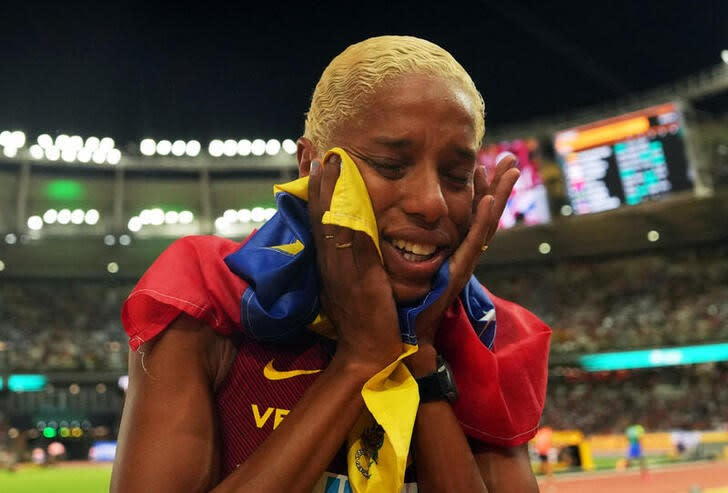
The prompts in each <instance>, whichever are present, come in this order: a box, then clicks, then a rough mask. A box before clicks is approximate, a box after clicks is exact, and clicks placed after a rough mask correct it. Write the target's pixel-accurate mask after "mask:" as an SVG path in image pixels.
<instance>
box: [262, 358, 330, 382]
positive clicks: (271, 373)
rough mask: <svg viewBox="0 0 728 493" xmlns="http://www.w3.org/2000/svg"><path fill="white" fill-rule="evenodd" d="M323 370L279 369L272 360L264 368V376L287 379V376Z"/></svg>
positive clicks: (310, 373)
mask: <svg viewBox="0 0 728 493" xmlns="http://www.w3.org/2000/svg"><path fill="white" fill-rule="evenodd" d="M321 371H322V370H287V371H278V370H276V369H275V368H273V360H270V361H269V362H268V364H267V365H265V368H263V376H264V377H265V378H267V379H268V380H285V379H287V378H293V377H297V376H300V375H312V374H314V373H320V372H321Z"/></svg>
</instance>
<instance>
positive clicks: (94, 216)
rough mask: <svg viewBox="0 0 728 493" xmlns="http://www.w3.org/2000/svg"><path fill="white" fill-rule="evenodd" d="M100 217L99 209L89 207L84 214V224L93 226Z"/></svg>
mask: <svg viewBox="0 0 728 493" xmlns="http://www.w3.org/2000/svg"><path fill="white" fill-rule="evenodd" d="M100 218H101V214H99V211H97V210H96V209H89V210H87V211H86V215H85V216H84V218H83V220H84V221H85V222H86V224H88V225H90V226H93V225H94V224H96V223H98V222H99V219H100Z"/></svg>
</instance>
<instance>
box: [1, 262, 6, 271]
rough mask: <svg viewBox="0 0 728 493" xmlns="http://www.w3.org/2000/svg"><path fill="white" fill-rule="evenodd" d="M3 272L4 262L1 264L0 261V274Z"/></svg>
mask: <svg viewBox="0 0 728 493" xmlns="http://www.w3.org/2000/svg"><path fill="white" fill-rule="evenodd" d="M4 270H5V262H3V261H2V260H0V272H2V271H4Z"/></svg>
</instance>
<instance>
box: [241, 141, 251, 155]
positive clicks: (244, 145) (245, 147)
mask: <svg viewBox="0 0 728 493" xmlns="http://www.w3.org/2000/svg"><path fill="white" fill-rule="evenodd" d="M251 146H252V142H250V141H249V140H248V139H242V140H239V141H238V154H239V155H240V156H248V155H250V149H251Z"/></svg>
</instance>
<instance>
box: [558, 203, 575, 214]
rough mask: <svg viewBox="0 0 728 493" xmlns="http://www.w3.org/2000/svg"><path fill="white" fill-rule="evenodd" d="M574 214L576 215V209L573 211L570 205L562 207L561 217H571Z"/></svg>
mask: <svg viewBox="0 0 728 493" xmlns="http://www.w3.org/2000/svg"><path fill="white" fill-rule="evenodd" d="M573 213H574V209H572V208H571V206H570V205H569V204H566V205H562V206H561V215H562V216H570V215H572V214H573Z"/></svg>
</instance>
